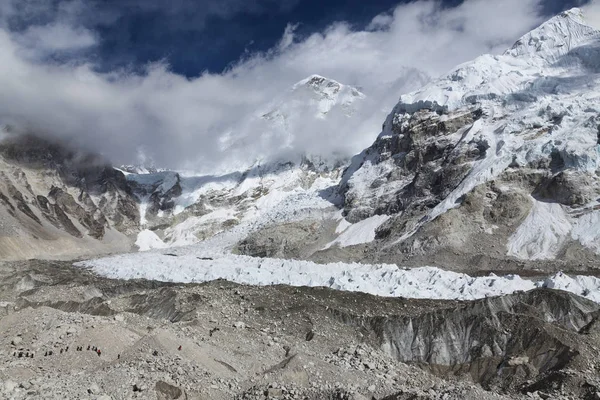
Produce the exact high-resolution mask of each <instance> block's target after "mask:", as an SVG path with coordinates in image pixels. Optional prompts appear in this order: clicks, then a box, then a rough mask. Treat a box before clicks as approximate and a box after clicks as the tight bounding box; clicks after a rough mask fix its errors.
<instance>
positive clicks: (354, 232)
mask: <svg viewBox="0 0 600 400" xmlns="http://www.w3.org/2000/svg"><path fill="white" fill-rule="evenodd" d="M388 219H390V217H389V215H375V216H373V217H370V218H367V219H364V220H362V221H360V222H357V223H356V224H350V225H349V226H348V227H347V228H346V229H344V231H343V232H342V234H341V235H340V236H338V237H337V238H336V239H335V240H334V241H333V242H331V243H329V244H328V245H327V246H325V248H324V249H323V250H326V249H328V248H330V247H332V246H335V245H338V246H339V247H348V246H354V245H357V244H363V243H371V242H372V241H373V240H375V231H376V230H377V228H379V227H380V226H381V225H383V223H384V222H386V221H387V220H388ZM343 221H345V220H343ZM340 225H341V224H340ZM338 229H339V226H338ZM336 232H337V230H336Z"/></svg>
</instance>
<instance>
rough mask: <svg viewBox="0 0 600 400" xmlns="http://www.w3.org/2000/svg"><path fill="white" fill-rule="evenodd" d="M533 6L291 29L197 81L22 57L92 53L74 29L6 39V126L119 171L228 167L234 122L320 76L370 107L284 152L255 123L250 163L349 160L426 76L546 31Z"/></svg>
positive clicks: (311, 131) (422, 6)
mask: <svg viewBox="0 0 600 400" xmlns="http://www.w3.org/2000/svg"><path fill="white" fill-rule="evenodd" d="M538 3H539V0H498V1H494V2H490V1H487V0H466V1H465V2H464V3H463V4H462V5H461V6H459V7H456V8H442V7H440V5H439V4H438V3H436V2H433V1H420V2H413V3H410V4H406V5H401V6H399V7H397V8H396V9H395V10H394V12H393V13H392V14H389V15H381V16H378V17H376V18H375V19H374V20H373V22H372V23H371V24H370V25H369V26H368V28H366V29H365V30H359V31H356V30H353V29H352V28H351V27H350V26H348V25H346V24H344V23H337V24H334V25H332V26H330V27H328V28H327V29H326V30H324V31H323V32H319V33H315V34H313V35H311V36H309V37H307V38H305V39H304V40H301V41H298V40H297V39H296V38H295V37H294V30H293V26H290V27H289V28H288V29H286V31H285V33H284V34H283V36H282V39H281V41H280V43H279V44H278V45H277V46H275V48H274V49H273V50H271V51H270V52H268V53H266V54H255V55H253V56H251V57H249V58H246V59H244V60H242V61H240V62H239V63H238V64H237V65H235V66H234V67H232V68H231V69H230V70H228V71H225V72H224V73H222V74H203V75H202V76H200V77H198V78H196V79H187V78H185V77H182V76H178V75H176V74H173V73H171V72H169V71H168V68H166V67H165V66H164V65H154V66H151V67H150V68H149V69H148V71H147V73H146V74H144V75H135V74H131V73H125V72H114V73H110V74H100V73H96V72H94V69H93V67H92V66H90V65H44V64H41V63H40V62H39V61H38V62H35V61H32V60H31V58H30V57H25V56H24V49H27V50H28V51H38V53H39V54H44V52H47V51H49V50H52V49H54V50H61V49H78V48H85V47H87V46H90V45H93V44H94V42H95V40H97V38H96V37H95V35H94V34H93V33H91V32H82V31H78V29H80V28H78V27H77V25H76V24H75V23H74V22H73V21H71V22H73V23H72V25H69V26H65V25H61V24H64V21H58V22H57V23H59V25H48V26H46V27H40V28H32V29H34V30H33V31H29V33H27V32H26V33H25V34H24V36H23V35H17V34H15V33H11V32H9V31H7V30H6V29H4V30H2V29H0V59H2V63H0V87H2V92H3V94H2V96H0V121H5V122H11V123H14V122H18V123H21V124H27V126H28V127H29V128H30V129H32V130H35V131H36V132H39V133H47V134H51V135H58V136H62V137H68V138H70V139H73V140H75V141H78V142H80V143H82V144H84V145H87V146H88V147H89V148H91V149H95V150H100V151H102V152H103V153H105V154H107V155H109V156H110V157H112V158H113V159H114V160H115V161H116V162H134V161H135V158H136V157H138V155H139V154H140V151H142V152H143V154H144V155H146V156H150V157H152V158H154V159H155V160H156V163H157V164H159V165H168V166H173V167H175V166H178V165H179V166H182V165H185V166H193V167H195V168H198V169H204V170H210V169H214V168H219V167H225V168H226V167H228V166H230V165H231V159H232V157H234V155H233V154H230V153H228V152H227V151H225V152H223V151H221V150H220V148H221V146H222V143H223V140H222V137H223V135H225V134H228V133H229V134H230V135H229V138H230V139H231V138H233V140H235V138H236V134H237V132H236V131H235V130H234V131H232V128H234V127H236V126H237V125H236V124H237V123H239V121H245V120H246V118H248V116H250V115H255V114H256V113H257V112H258V110H260V109H261V108H263V107H264V106H265V104H268V103H269V102H271V101H272V100H273V99H276V98H277V97H278V96H279V95H281V94H282V93H284V92H285V91H287V90H289V88H290V86H291V85H292V84H293V83H295V82H296V81H298V80H300V79H303V78H305V77H306V76H308V75H310V74H313V73H317V74H320V75H324V76H327V77H330V78H332V79H336V80H338V81H340V82H342V83H346V84H349V85H354V86H359V87H360V88H361V89H362V90H363V91H364V93H365V94H366V95H367V96H368V98H369V99H370V100H369V101H368V102H367V103H366V106H365V107H364V109H363V110H362V112H361V113H359V114H357V115H356V116H355V117H354V118H353V119H350V120H348V119H345V118H332V119H331V120H330V121H328V122H323V121H322V120H316V119H314V118H308V117H307V118H299V121H300V122H298V124H297V130H296V131H294V137H293V138H292V140H291V141H288V142H286V143H285V146H284V144H283V143H281V142H280V141H279V140H276V139H272V140H270V139H265V136H264V134H265V132H264V129H265V128H264V125H261V124H249V125H248V126H247V127H244V128H243V129H244V132H243V135H242V133H240V136H244V138H245V141H244V148H243V150H244V154H245V156H246V157H247V158H249V159H252V158H254V157H265V158H268V157H270V156H277V155H278V154H281V152H283V151H290V149H289V146H288V145H289V143H291V146H292V147H293V148H292V150H293V151H295V152H304V151H311V152H316V153H321V154H322V155H327V154H328V153H330V152H332V151H338V152H342V153H345V154H346V155H351V154H352V153H354V152H358V151H360V150H361V149H362V148H363V147H364V146H367V145H369V144H370V143H371V142H372V141H373V139H374V138H375V137H376V135H377V134H378V129H379V128H380V126H381V123H382V122H383V119H384V117H385V114H386V113H387V112H389V110H390V109H391V107H392V106H393V105H394V103H395V102H396V100H397V98H398V97H399V95H400V94H402V93H403V92H405V91H408V90H413V89H416V88H417V87H418V86H419V85H421V84H423V81H424V79H425V77H426V76H437V75H440V74H442V73H445V72H446V71H448V70H450V69H451V68H452V67H454V66H455V65H457V64H459V63H462V62H465V61H468V60H470V59H472V58H474V57H476V56H478V55H480V54H482V53H486V52H500V51H503V50H504V49H505V48H507V47H509V46H510V45H511V44H512V43H513V42H514V41H515V40H516V39H518V37H519V36H520V35H521V34H522V33H524V32H526V31H527V30H529V29H530V28H531V27H533V26H534V25H535V24H537V23H539V22H541V21H540V16H539V12H538V8H539V7H538V6H539V4H538ZM75 22H76V21H75ZM44 32H46V33H48V34H49V35H48V36H46V35H44V34H42V33H44ZM24 37H25V38H29V40H30V41H29V42H24V41H23V40H24V39H23V38H24ZM221 169H222V168H221Z"/></svg>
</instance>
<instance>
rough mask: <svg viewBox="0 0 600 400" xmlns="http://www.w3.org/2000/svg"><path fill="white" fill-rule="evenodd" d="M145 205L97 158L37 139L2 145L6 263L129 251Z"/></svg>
mask: <svg viewBox="0 0 600 400" xmlns="http://www.w3.org/2000/svg"><path fill="white" fill-rule="evenodd" d="M139 218H140V217H139V212H138V207H137V204H136V201H135V198H134V196H133V193H132V191H131V188H130V187H129V185H128V184H127V181H126V180H125V176H124V175H123V174H122V173H120V172H118V171H116V170H115V169H113V168H112V167H111V166H110V164H109V163H108V162H106V161H105V160H103V159H102V158H101V157H98V156H97V155H94V154H89V153H84V152H78V151H75V150H72V149H69V147H68V146H66V145H64V144H62V143H56V142H51V141H47V140H43V139H40V138H37V137H34V136H31V135H24V134H11V133H9V134H8V137H7V138H5V139H4V140H3V141H2V142H1V143H0V258H1V259H2V260H9V259H22V258H32V257H44V256H50V257H71V258H72V257H78V256H84V255H93V254H98V253H107V252H117V251H120V252H122V251H129V250H130V249H131V245H130V240H128V239H127V237H126V235H132V234H135V233H137V230H138V226H139Z"/></svg>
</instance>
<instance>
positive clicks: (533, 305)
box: [340, 290, 600, 389]
mask: <svg viewBox="0 0 600 400" xmlns="http://www.w3.org/2000/svg"><path fill="white" fill-rule="evenodd" d="M599 308H600V307H599V306H598V304H596V303H593V302H590V301H588V300H585V299H582V298H579V297H577V296H574V295H571V294H568V293H564V292H557V291H552V290H536V291H533V292H528V293H520V294H514V295H510V296H503V297H498V298H490V299H485V300H478V301H474V302H470V303H467V304H462V305H459V306H457V307H453V308H447V309H443V308H441V309H436V310H433V311H426V312H424V313H422V314H418V315H411V316H397V317H395V316H388V317H385V318H368V319H366V320H365V319H361V318H358V319H357V320H355V319H354V317H352V316H348V315H344V314H342V315H341V316H340V318H342V320H345V321H346V322H348V323H353V324H356V323H358V324H360V325H363V326H369V327H370V328H369V329H372V330H373V331H374V332H375V333H376V335H377V337H378V339H379V340H380V345H381V348H382V349H383V350H384V352H386V353H387V354H389V355H390V356H392V357H394V358H395V359H397V360H399V361H402V362H407V363H415V364H417V365H421V366H422V367H424V368H427V369H430V370H431V371H433V372H435V373H438V374H442V375H448V374H449V375H452V374H463V373H469V374H470V375H471V376H472V378H473V379H474V380H475V381H476V382H479V383H481V384H483V385H484V387H488V388H490V387H501V388H504V389H508V388H515V387H519V385H520V384H522V383H524V382H525V381H527V380H531V379H537V378H539V377H543V376H545V374H547V373H551V372H553V371H557V370H561V369H563V368H565V367H566V366H567V365H569V364H570V363H572V362H573V360H574V359H575V358H577V356H578V355H579V353H580V350H581V348H580V345H579V341H580V340H581V337H582V336H581V332H582V330H584V329H586V327H588V326H589V325H590V324H591V323H594V321H596V320H597V319H598V316H599V312H598V310H599Z"/></svg>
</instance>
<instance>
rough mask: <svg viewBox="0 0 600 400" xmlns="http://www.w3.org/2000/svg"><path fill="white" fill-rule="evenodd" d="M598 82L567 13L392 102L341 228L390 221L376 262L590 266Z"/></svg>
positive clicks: (364, 156)
mask: <svg viewBox="0 0 600 400" xmlns="http://www.w3.org/2000/svg"><path fill="white" fill-rule="evenodd" d="M599 73H600V32H599V31H598V30H596V29H594V28H593V27H591V26H588V25H587V24H586V22H585V17H584V15H583V14H582V12H581V11H580V10H579V9H572V10H570V11H566V12H564V13H561V14H560V15H558V16H556V17H554V18H552V19H551V20H549V21H548V22H546V23H544V24H543V25H541V26H540V27H538V28H537V29H535V30H533V31H531V32H530V33H528V34H526V35H525V36H523V37H522V38H521V39H519V40H518V41H517V42H516V43H515V45H514V46H513V47H512V48H511V49H509V50H507V51H506V52H505V53H504V54H502V55H496V56H494V55H484V56H481V57H479V58H477V59H475V60H474V61H472V62H469V63H466V64H463V65H460V66H458V67H457V68H456V69H455V70H453V71H451V72H450V73H449V74H447V75H446V76H444V77H442V78H440V79H438V80H436V81H433V82H431V83H430V84H428V85H426V86H424V87H423V88H422V89H420V90H418V91H416V92H413V93H410V94H406V95H403V96H401V98H400V101H399V103H398V104H397V105H396V107H395V108H394V109H393V111H392V113H391V114H390V115H389V116H388V118H387V119H386V121H385V124H384V127H383V131H382V133H381V134H380V135H379V137H378V138H377V140H376V141H375V143H374V144H373V145H372V146H371V147H369V148H368V149H366V150H365V151H364V152H363V153H361V154H360V155H358V156H356V157H355V158H354V160H353V162H352V164H351V166H350V167H349V168H348V169H347V171H346V172H345V174H344V177H343V179H342V184H341V191H342V193H343V194H344V198H345V201H344V214H345V215H346V218H347V219H348V220H349V221H351V222H357V221H359V220H362V219H366V218H369V217H372V216H373V215H392V216H393V218H390V219H389V220H388V222H387V223H385V224H383V225H382V226H381V227H379V229H378V231H377V236H376V237H377V238H378V239H380V244H379V247H378V250H376V253H377V256H376V257H380V258H382V261H390V260H394V261H396V260H399V259H402V258H406V257H404V256H403V254H412V255H415V256H417V257H424V256H426V255H427V256H430V257H432V258H433V259H436V258H435V257H436V255H438V256H440V260H442V259H444V260H446V261H448V259H450V263H452V262H453V261H451V260H452V258H455V259H456V260H458V259H459V258H460V259H462V260H465V258H464V256H465V255H467V256H469V257H474V258H477V259H479V260H481V257H484V258H486V259H490V258H493V259H497V260H498V259H502V258H506V257H507V256H508V257H512V258H514V259H523V260H530V259H557V258H558V259H561V260H564V261H567V260H576V261H577V265H580V264H582V263H586V262H588V261H589V262H592V261H591V260H594V259H596V257H597V253H598V248H599V245H600V243H598V236H599V235H598V231H599V230H600V227H598V226H597V225H596V224H594V222H593V221H597V220H598V218H597V216H596V214H597V213H599V212H600V211H599V209H600V203H599V202H598V199H599V197H600V196H599V194H600V182H599V181H598V176H597V171H598V164H599V142H600V139H599V138H600V106H599V104H600V81H599V76H600V75H599ZM540 203H542V204H540ZM543 210H550V211H551V212H545V211H544V212H542V211H543ZM558 215H560V217H558ZM546 216H552V218H547V217H546ZM557 218H558V219H557ZM522 224H525V225H522ZM581 226H585V227H587V228H589V230H587V231H586V230H585V229H582V228H581ZM534 232H541V233H543V234H542V235H536V234H534ZM586 232H587V233H586ZM550 247H552V249H551V250H550V249H549V248H550ZM441 254H445V256H444V257H442V256H441ZM459 256H460V257H459ZM467 260H468V258H467ZM456 262H458V261H456Z"/></svg>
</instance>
